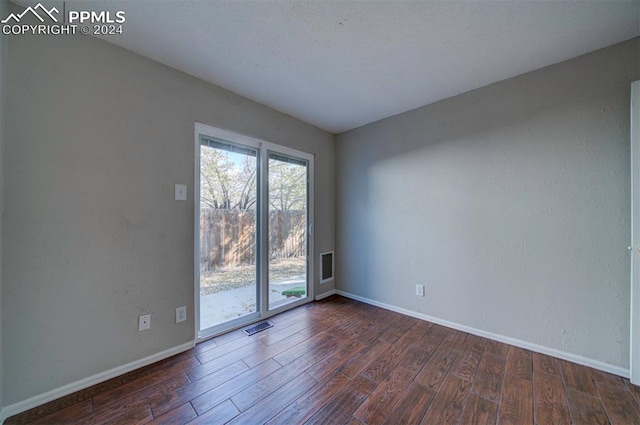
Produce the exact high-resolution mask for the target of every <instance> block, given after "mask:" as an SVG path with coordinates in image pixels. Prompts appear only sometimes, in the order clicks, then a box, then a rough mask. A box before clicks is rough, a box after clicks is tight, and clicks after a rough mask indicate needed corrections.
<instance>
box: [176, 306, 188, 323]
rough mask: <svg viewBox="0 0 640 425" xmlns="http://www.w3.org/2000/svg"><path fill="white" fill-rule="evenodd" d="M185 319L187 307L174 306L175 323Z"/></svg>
mask: <svg viewBox="0 0 640 425" xmlns="http://www.w3.org/2000/svg"><path fill="white" fill-rule="evenodd" d="M185 320H187V307H185V306H182V307H178V308H176V323H180V322H184V321H185Z"/></svg>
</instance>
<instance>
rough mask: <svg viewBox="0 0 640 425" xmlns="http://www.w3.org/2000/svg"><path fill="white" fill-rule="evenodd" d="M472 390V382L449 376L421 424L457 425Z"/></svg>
mask: <svg viewBox="0 0 640 425" xmlns="http://www.w3.org/2000/svg"><path fill="white" fill-rule="evenodd" d="M470 389H471V383H470V382H468V381H464V380H462V379H460V378H456V377H455V376H453V375H449V376H447V378H446V379H445V380H444V382H443V383H442V388H440V390H439V391H438V393H437V394H436V396H435V398H434V399H433V401H432V402H431V406H429V409H428V410H427V413H426V414H425V415H424V418H423V419H422V422H421V423H422V424H423V425H427V424H442V425H447V424H452V425H453V424H457V423H458V419H459V417H460V415H461V414H462V410H463V408H464V402H465V400H466V399H467V395H468V394H469V390H470Z"/></svg>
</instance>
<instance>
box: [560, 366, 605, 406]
mask: <svg viewBox="0 0 640 425" xmlns="http://www.w3.org/2000/svg"><path fill="white" fill-rule="evenodd" d="M560 366H561V367H562V376H563V377H564V381H565V384H566V385H567V386H568V387H569V388H571V389H573V390H576V391H582V392H583V393H585V394H589V395H592V396H594V397H598V392H597V390H596V386H595V385H594V383H593V381H592V379H591V374H590V373H589V370H588V368H587V367H586V366H582V365H579V364H575V363H571V362H568V361H566V360H560Z"/></svg>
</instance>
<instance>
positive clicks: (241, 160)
mask: <svg viewBox="0 0 640 425" xmlns="http://www.w3.org/2000/svg"><path fill="white" fill-rule="evenodd" d="M257 171H258V151H257V149H254V148H251V147H246V146H241V145H236V144H231V143H229V142H226V141H221V140H216V139H214V138H211V137H206V136H204V135H202V136H201V140H200V217H199V225H200V232H199V239H200V255H199V268H200V326H201V328H203V329H206V328H210V327H214V326H217V325H220V324H222V323H225V322H233V321H234V320H237V319H240V321H241V322H242V321H243V320H245V319H248V318H249V317H251V318H253V317H256V314H255V313H256V312H257V311H258V309H257V305H258V297H259V291H258V268H257V267H258V262H257V261H256V260H257V244H256V241H257V240H258V234H257V230H258V228H257V226H256V223H257V209H256V207H257V204H256V202H257V200H258V173H257ZM246 316H249V317H246ZM243 318H244V319H243Z"/></svg>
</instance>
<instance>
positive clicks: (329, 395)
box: [268, 372, 351, 425]
mask: <svg viewBox="0 0 640 425" xmlns="http://www.w3.org/2000/svg"><path fill="white" fill-rule="evenodd" d="M350 382H351V380H350V379H349V378H347V377H346V376H345V375H343V374H342V373H340V372H336V373H334V374H333V375H331V376H329V377H327V378H326V379H325V380H324V381H323V382H320V383H318V385H316V386H315V387H313V388H311V389H310V390H309V391H307V392H306V393H305V394H303V395H302V396H301V397H300V398H298V399H297V400H296V401H295V402H293V403H291V404H290V405H289V406H287V407H286V408H285V409H284V410H282V411H281V412H280V413H279V414H278V415H276V416H275V417H274V418H272V419H271V420H270V421H269V422H268V423H269V424H274V425H275V424H301V423H304V422H306V421H307V419H309V418H310V417H311V416H313V415H314V414H315V413H316V412H317V411H318V410H320V409H321V408H322V407H324V406H325V405H326V404H327V403H328V402H329V401H331V399H333V398H334V397H335V395H336V394H337V393H339V392H340V391H341V390H342V389H343V388H344V387H346V386H347V385H349V383H350Z"/></svg>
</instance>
